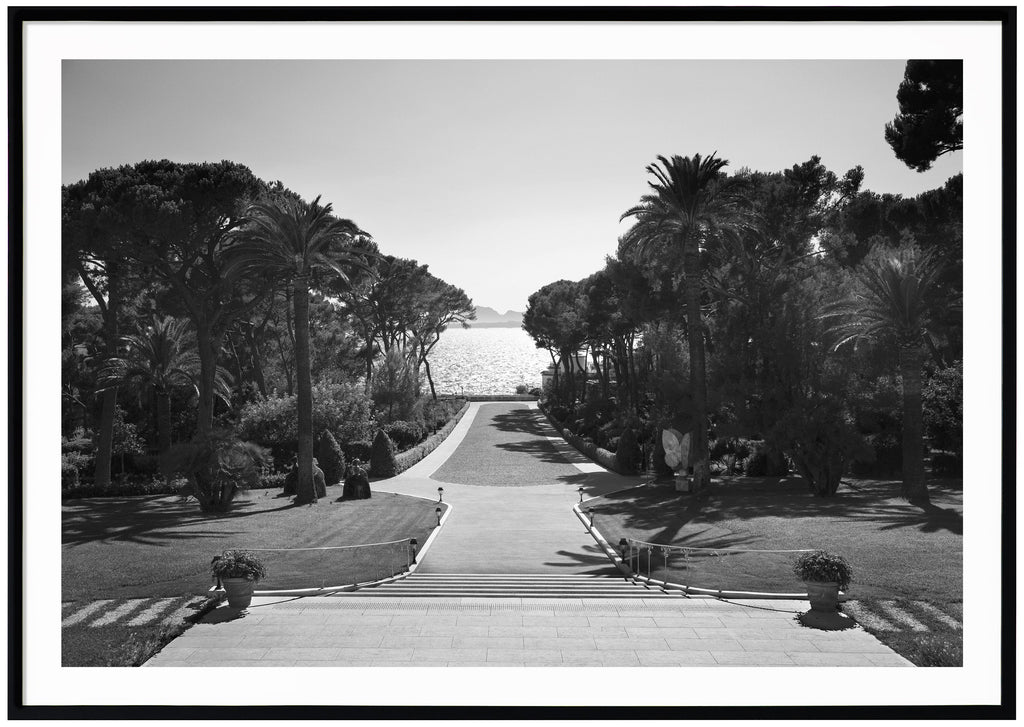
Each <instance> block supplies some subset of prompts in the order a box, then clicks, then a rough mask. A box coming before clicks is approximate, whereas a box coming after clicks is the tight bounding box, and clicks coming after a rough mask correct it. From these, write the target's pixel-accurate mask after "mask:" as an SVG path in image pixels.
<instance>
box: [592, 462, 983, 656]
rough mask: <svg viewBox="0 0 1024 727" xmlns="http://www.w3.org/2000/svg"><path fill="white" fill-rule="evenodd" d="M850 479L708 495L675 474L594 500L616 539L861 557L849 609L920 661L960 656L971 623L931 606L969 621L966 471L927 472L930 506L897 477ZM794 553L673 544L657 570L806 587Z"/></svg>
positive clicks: (679, 577)
mask: <svg viewBox="0 0 1024 727" xmlns="http://www.w3.org/2000/svg"><path fill="white" fill-rule="evenodd" d="M843 482H844V484H843V485H842V487H840V489H839V492H838V493H837V494H836V496H835V497H833V498H815V497H812V496H811V494H810V493H809V492H808V489H807V486H806V483H804V481H803V480H802V479H800V478H798V477H787V478H782V479H776V478H753V477H727V478H722V480H721V482H720V483H719V482H716V483H715V484H713V485H712V487H711V493H710V496H709V497H708V498H707V499H706V500H705V501H703V502H702V503H698V502H696V501H695V500H694V499H693V498H692V497H690V496H689V495H687V494H682V493H677V492H675V490H674V489H673V488H672V487H671V486H667V485H653V486H645V487H640V488H636V489H631V490H624V491H622V492H618V493H611V494H609V495H607V496H605V497H601V498H597V499H594V500H590V501H588V502H587V504H586V505H585V507H589V508H591V509H592V510H593V512H594V514H595V519H596V524H597V528H598V530H600V531H601V532H602V534H603V535H604V536H605V538H607V540H608V541H609V542H610V543H611V544H612V545H616V544H617V543H618V542H619V539H620V538H623V537H627V538H635V539H638V540H644V541H647V542H652V543H659V544H673V545H688V546H692V547H703V548H748V549H765V550H798V549H818V548H821V549H824V550H829V551H832V552H835V553H839V554H840V555H842V556H843V557H845V558H846V559H847V560H848V561H849V562H850V564H851V565H852V566H853V569H854V579H853V584H852V586H851V587H850V589H849V594H848V595H849V597H850V598H851V599H853V600H854V601H855V602H856V603H851V604H849V606H848V610H849V611H850V612H851V613H852V614H853V615H854V617H855V618H857V619H858V621H860V622H861V624H862V625H863V626H864V627H865V628H866V629H867V630H869V631H871V632H872V633H875V634H876V635H877V636H878V637H879V638H880V639H881V640H882V641H884V642H885V643H888V644H889V645H890V646H892V648H894V649H895V650H896V651H898V652H899V653H901V654H903V655H904V656H906V657H907V658H908V659H910V660H911V661H914V662H915V663H918V664H920V665H922V666H924V665H935V664H949V663H956V661H957V659H959V658H960V657H959V654H960V652H961V648H962V647H961V643H962V631H961V628H962V627H961V626H959V624H957V625H951V624H950V623H948V622H946V621H943V620H937V619H936V618H934V617H933V615H932V614H933V612H932V611H931V610H930V608H929V607H934V608H937V609H939V610H940V611H942V612H943V613H944V614H946V615H947V616H949V617H951V619H952V620H953V621H956V622H961V623H962V602H963V489H962V481H961V480H932V481H930V482H929V490H930V492H931V500H932V502H931V505H930V506H929V507H927V508H921V507H918V506H915V505H911V504H909V503H907V502H905V501H904V500H902V499H901V498H900V497H899V482H895V481H881V480H861V479H846V480H844V481H843ZM793 557H794V556H791V555H777V554H756V553H755V554H738V555H730V554H727V553H721V554H713V553H692V554H691V555H689V556H688V557H683V556H681V555H673V556H671V557H670V558H669V559H668V561H667V568H666V560H665V558H664V556H663V555H662V554H661V553H658V552H657V551H655V554H654V557H653V559H652V562H651V563H650V573H651V576H652V577H653V578H656V579H658V580H661V579H662V578H666V579H667V580H669V581H670V582H676V583H684V584H687V585H692V586H698V587H705V588H722V589H733V590H745V591H769V592H799V591H802V590H803V588H802V584H800V582H799V581H798V580H797V579H796V577H795V576H793V575H792V573H791V571H790V567H791V564H792V560H793ZM633 564H634V566H635V565H636V561H634V563H633ZM647 569H648V563H647V560H646V558H642V559H641V560H640V572H641V573H642V574H644V575H647V572H648V571H647ZM922 602H923V603H924V604H926V605H924V606H921V605H920V604H921V603H922ZM894 607H895V608H897V609H898V611H897V613H903V614H908V615H910V616H911V617H912V618H913V619H916V621H917V622H918V626H917V628H918V629H919V630H913V628H912V627H911V626H908V625H907V623H903V622H899V621H898V620H895V619H894V618H893V617H892V613H893V608H894ZM887 613H888V616H887V615H886V614H887ZM872 614H875V615H876V616H880V617H881V619H879V618H875V619H872V618H871V615H872ZM940 618H941V617H940ZM921 624H923V625H924V626H925V627H926V628H927V631H924V632H922V631H921V630H920V625H921ZM880 625H881V626H880ZM893 625H895V626H896V628H895V630H894V629H893V628H892V627H893Z"/></svg>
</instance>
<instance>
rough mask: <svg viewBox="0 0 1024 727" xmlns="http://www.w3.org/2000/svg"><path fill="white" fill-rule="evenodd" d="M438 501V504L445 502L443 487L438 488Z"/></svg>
mask: <svg viewBox="0 0 1024 727" xmlns="http://www.w3.org/2000/svg"><path fill="white" fill-rule="evenodd" d="M437 501H438V502H444V488H443V487H438V488H437Z"/></svg>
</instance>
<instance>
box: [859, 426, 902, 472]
mask: <svg viewBox="0 0 1024 727" xmlns="http://www.w3.org/2000/svg"><path fill="white" fill-rule="evenodd" d="M866 439H867V442H868V451H867V452H865V453H864V454H863V455H862V456H860V457H858V458H857V459H855V460H854V461H853V462H852V463H851V465H850V471H851V472H852V473H853V474H855V475H857V476H858V477H882V476H893V475H898V474H899V473H900V471H901V470H902V469H903V443H902V442H901V441H900V438H899V436H898V435H896V434H893V433H891V432H883V433H880V434H872V435H869V436H868V437H866Z"/></svg>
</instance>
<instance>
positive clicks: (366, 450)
mask: <svg viewBox="0 0 1024 727" xmlns="http://www.w3.org/2000/svg"><path fill="white" fill-rule="evenodd" d="M341 451H342V452H343V453H344V454H345V459H346V461H349V462H352V461H354V460H357V459H358V460H359V461H360V462H369V461H370V454H371V452H373V443H372V442H369V441H367V440H365V439H357V440H356V441H354V442H345V444H343V445H341Z"/></svg>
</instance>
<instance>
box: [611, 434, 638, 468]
mask: <svg viewBox="0 0 1024 727" xmlns="http://www.w3.org/2000/svg"><path fill="white" fill-rule="evenodd" d="M642 458H643V453H642V452H641V450H640V445H639V443H638V442H637V441H636V433H635V432H634V431H633V430H632V429H627V430H626V431H624V432H623V433H622V436H621V437H619V446H618V448H617V449H616V450H615V462H616V464H617V465H618V467H617V469H618V471H619V472H636V470H637V468H638V467H639V466H640V464H641V463H642Z"/></svg>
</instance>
